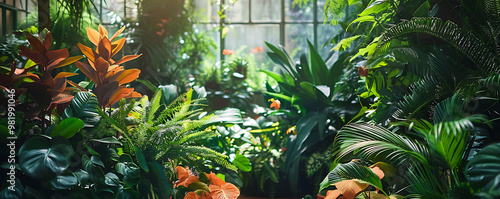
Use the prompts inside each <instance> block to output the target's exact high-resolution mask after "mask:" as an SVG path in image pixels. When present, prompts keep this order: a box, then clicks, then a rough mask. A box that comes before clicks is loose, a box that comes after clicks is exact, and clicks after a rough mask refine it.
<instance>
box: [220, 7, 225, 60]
mask: <svg viewBox="0 0 500 199" xmlns="http://www.w3.org/2000/svg"><path fill="white" fill-rule="evenodd" d="M224 3H225V0H221V1H220V5H219V10H222V8H224ZM225 13H226V10H222V13H221V14H222V15H224V14H225ZM219 17H220V16H219ZM224 19H225V17H224V18H220V20H219V27H220V28H221V29H220V31H219V39H220V41H219V44H220V48H219V54H220V60H221V62H223V61H224V55H223V54H222V52H223V49H224V48H226V42H225V38H224V37H223V35H222V32H223V31H222V29H223V28H224V25H225V24H224V22H225V20H224Z"/></svg>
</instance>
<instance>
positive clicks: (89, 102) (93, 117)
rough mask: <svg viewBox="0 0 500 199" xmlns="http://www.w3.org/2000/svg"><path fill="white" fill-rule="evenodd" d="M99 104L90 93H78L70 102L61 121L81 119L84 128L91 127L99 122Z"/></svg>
mask: <svg viewBox="0 0 500 199" xmlns="http://www.w3.org/2000/svg"><path fill="white" fill-rule="evenodd" d="M98 109H99V103H98V102H97V98H96V96H95V95H94V94H92V93H91V92H78V93H77V94H76V95H75V97H74V98H73V99H72V100H71V103H70V104H69V106H68V107H66V109H64V113H63V115H62V117H63V119H65V118H70V117H76V118H79V119H81V120H82V121H83V122H84V123H85V126H86V127H93V126H94V125H95V124H97V122H98V121H99V118H100V116H99V112H98V111H97V110H98Z"/></svg>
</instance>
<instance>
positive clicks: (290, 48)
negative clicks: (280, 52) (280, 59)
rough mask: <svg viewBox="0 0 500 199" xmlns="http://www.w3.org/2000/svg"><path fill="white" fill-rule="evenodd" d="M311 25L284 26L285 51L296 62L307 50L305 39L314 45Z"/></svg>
mask: <svg viewBox="0 0 500 199" xmlns="http://www.w3.org/2000/svg"><path fill="white" fill-rule="evenodd" d="M313 28H314V27H313V25H312V24H286V25H285V49H286V50H287V52H288V54H289V55H290V57H292V58H293V59H294V60H296V61H298V60H299V59H300V55H301V54H302V53H305V52H306V51H307V49H309V47H308V45H307V39H309V41H311V43H312V44H314V41H313V31H314V29H313Z"/></svg>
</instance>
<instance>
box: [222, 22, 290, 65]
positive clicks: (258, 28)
mask: <svg viewBox="0 0 500 199" xmlns="http://www.w3.org/2000/svg"><path fill="white" fill-rule="evenodd" d="M264 41H266V42H268V43H271V44H273V45H278V44H279V41H280V38H279V25H271V24H265V25H232V26H231V28H230V30H229V33H228V34H227V35H226V38H225V42H226V49H230V50H234V51H235V53H236V54H240V55H245V54H250V55H252V56H253V57H254V58H253V59H255V61H256V63H257V65H258V67H260V68H263V69H264V68H265V66H264V65H265V64H266V63H267V64H268V65H270V66H271V67H272V66H274V65H271V64H269V57H268V56H267V55H266V53H265V51H266V50H265V49H266V45H265V43H264Z"/></svg>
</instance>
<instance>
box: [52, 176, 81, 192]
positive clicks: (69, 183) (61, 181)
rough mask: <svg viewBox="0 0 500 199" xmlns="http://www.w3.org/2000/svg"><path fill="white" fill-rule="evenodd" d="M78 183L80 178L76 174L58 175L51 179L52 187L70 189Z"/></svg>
mask: <svg viewBox="0 0 500 199" xmlns="http://www.w3.org/2000/svg"><path fill="white" fill-rule="evenodd" d="M77 184H78V179H77V177H76V176H74V175H63V176H56V177H55V178H53V179H52V180H50V186H51V187H52V189H70V188H73V187H75V186H76V185H77Z"/></svg>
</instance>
